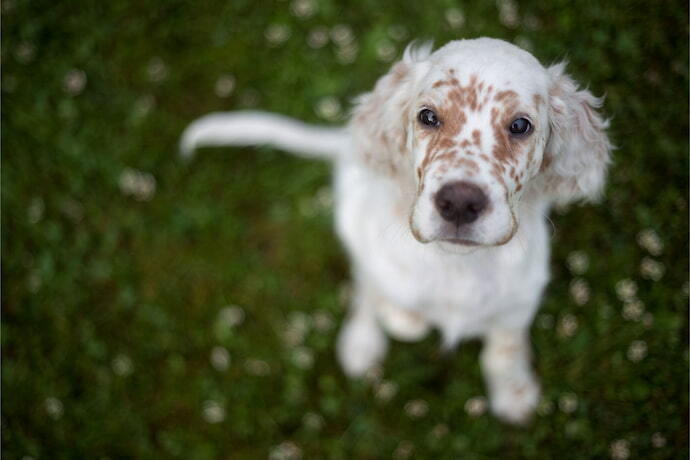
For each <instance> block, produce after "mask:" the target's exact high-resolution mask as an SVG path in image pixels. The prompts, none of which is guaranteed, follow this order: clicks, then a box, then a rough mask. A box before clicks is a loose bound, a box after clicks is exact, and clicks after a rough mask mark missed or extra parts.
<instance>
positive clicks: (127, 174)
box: [119, 168, 156, 201]
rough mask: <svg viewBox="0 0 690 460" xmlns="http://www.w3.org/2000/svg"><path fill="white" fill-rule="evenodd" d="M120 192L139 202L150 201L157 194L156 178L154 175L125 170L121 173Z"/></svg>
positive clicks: (130, 169)
mask: <svg viewBox="0 0 690 460" xmlns="http://www.w3.org/2000/svg"><path fill="white" fill-rule="evenodd" d="M119 185H120V191H121V192H122V194H123V195H127V196H131V197H133V198H134V199H135V200H137V201H149V200H151V198H153V195H154V194H155V193H156V178H155V177H153V175H152V174H150V173H147V172H143V171H138V170H136V169H132V168H125V169H124V170H122V173H120V180H119Z"/></svg>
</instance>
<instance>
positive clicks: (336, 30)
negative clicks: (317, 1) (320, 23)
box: [331, 24, 355, 47]
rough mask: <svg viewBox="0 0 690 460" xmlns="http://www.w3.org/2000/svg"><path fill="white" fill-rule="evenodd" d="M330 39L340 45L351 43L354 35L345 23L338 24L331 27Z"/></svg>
mask: <svg viewBox="0 0 690 460" xmlns="http://www.w3.org/2000/svg"><path fill="white" fill-rule="evenodd" d="M331 39H332V40H333V42H334V43H335V44H336V45H338V46H340V47H342V46H346V45H349V44H350V43H352V42H353V41H354V39H355V35H354V34H353V33H352V29H351V28H350V26H348V25H347V24H338V25H336V26H333V28H332V29H331Z"/></svg>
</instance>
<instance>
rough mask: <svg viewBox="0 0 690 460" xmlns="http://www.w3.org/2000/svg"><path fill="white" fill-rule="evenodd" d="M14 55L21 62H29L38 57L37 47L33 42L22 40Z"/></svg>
mask: <svg viewBox="0 0 690 460" xmlns="http://www.w3.org/2000/svg"><path fill="white" fill-rule="evenodd" d="M14 55H15V57H16V58H17V61H19V62H20V63H21V64H28V63H30V62H31V61H33V60H34V57H36V47H35V46H34V45H33V43H29V42H21V43H20V44H19V45H17V48H16V49H15V50H14Z"/></svg>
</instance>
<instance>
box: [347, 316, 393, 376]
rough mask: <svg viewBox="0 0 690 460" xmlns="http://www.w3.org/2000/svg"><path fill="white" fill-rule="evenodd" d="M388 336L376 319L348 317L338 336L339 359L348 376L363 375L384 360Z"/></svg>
mask: <svg viewBox="0 0 690 460" xmlns="http://www.w3.org/2000/svg"><path fill="white" fill-rule="evenodd" d="M386 348H387V342H386V336H385V335H384V334H383V331H381V329H380V328H379V326H378V325H377V324H376V322H375V321H372V320H360V319H358V318H356V317H354V318H350V319H348V320H347V321H346V322H345V324H344V325H343V327H342V329H341V331H340V335H339V336H338V346H337V354H338V361H339V362H340V365H341V366H342V368H343V371H344V372H345V374H347V376H348V377H362V376H363V375H364V374H365V373H366V372H367V371H368V370H369V369H371V368H372V367H374V366H375V365H376V364H378V363H379V362H381V360H383V357H384V356H385V354H386Z"/></svg>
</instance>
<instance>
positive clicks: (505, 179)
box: [408, 46, 550, 246]
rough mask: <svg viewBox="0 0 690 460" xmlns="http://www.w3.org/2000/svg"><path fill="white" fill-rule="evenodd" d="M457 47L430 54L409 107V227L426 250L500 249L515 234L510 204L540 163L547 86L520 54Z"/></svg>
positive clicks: (509, 50) (513, 50)
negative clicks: (429, 245)
mask: <svg viewBox="0 0 690 460" xmlns="http://www.w3.org/2000/svg"><path fill="white" fill-rule="evenodd" d="M457 48H458V49H453V48H451V49H447V50H446V49H442V50H440V51H439V52H438V53H436V54H435V55H433V56H432V58H431V59H430V60H429V64H430V68H429V70H428V72H427V74H426V75H425V76H424V77H423V78H422V79H421V81H420V83H419V92H418V93H417V94H416V95H415V96H414V99H413V103H412V107H413V110H412V111H411V112H412V113H411V114H410V116H411V118H412V119H411V120H409V124H410V126H409V128H408V139H409V142H410V151H411V153H412V157H413V159H414V169H415V178H416V183H417V196H416V202H415V205H414V209H413V211H412V214H411V217H410V226H411V230H412V232H413V234H414V235H415V237H416V238H417V239H418V240H419V241H422V242H429V241H446V242H451V243H458V244H463V245H482V246H492V245H500V244H504V243H506V242H507V241H509V240H510V239H511V237H512V236H513V235H514V234H515V231H516V230H517V225H518V222H517V216H516V212H515V205H516V203H517V202H518V200H519V199H520V197H521V195H522V193H523V192H524V190H525V186H526V184H527V183H528V182H529V181H530V180H531V179H532V178H534V176H535V175H536V174H537V173H538V172H539V169H540V166H541V164H542V162H543V157H544V147H545V145H546V139H547V137H548V135H549V124H548V110H547V106H546V101H547V100H548V93H549V81H550V80H549V78H548V74H547V73H546V70H545V69H544V68H543V67H542V66H541V65H540V64H539V62H537V61H536V59H534V58H533V57H532V56H531V55H529V54H528V53H526V52H524V51H521V50H519V49H517V48H514V47H503V46H501V47H486V46H464V47H457ZM487 48H488V49H487Z"/></svg>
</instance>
